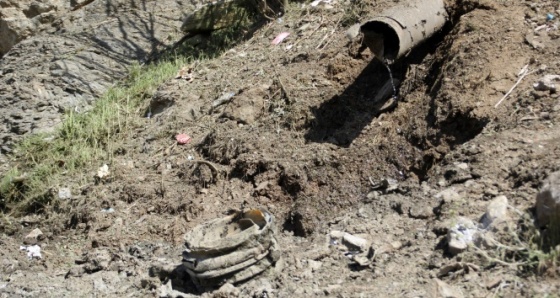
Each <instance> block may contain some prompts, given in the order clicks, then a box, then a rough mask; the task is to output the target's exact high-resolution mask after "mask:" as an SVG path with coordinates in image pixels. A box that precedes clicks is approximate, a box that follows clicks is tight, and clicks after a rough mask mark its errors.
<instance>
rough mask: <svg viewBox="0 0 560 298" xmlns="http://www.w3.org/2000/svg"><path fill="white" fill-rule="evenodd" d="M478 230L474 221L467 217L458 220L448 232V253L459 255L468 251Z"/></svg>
mask: <svg viewBox="0 0 560 298" xmlns="http://www.w3.org/2000/svg"><path fill="white" fill-rule="evenodd" d="M476 233H477V229H476V226H475V224H474V223H473V222H472V220H470V219H468V218H466V217H459V218H457V219H456V222H455V223H454V225H453V226H452V227H451V228H450V229H449V231H448V232H447V243H448V251H449V253H450V254H452V255H457V254H459V253H461V252H463V251H464V250H466V249H467V248H468V246H469V244H470V243H472V242H473V240H474V238H475V234H476Z"/></svg>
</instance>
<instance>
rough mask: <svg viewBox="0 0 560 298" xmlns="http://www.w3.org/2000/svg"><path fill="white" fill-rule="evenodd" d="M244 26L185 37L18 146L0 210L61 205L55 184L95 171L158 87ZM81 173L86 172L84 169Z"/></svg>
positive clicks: (0, 185)
mask: <svg viewBox="0 0 560 298" xmlns="http://www.w3.org/2000/svg"><path fill="white" fill-rule="evenodd" d="M243 29H245V28H229V29H226V30H220V31H216V32H214V33H212V34H211V35H206V36H204V37H203V38H202V40H203V43H202V44H200V43H197V44H196V45H192V44H189V43H188V42H185V43H183V44H181V45H178V46H174V47H170V48H169V50H167V51H164V52H162V53H160V54H159V55H157V56H158V59H157V60H156V61H154V62H151V63H149V64H147V65H143V66H141V65H138V64H136V65H133V66H131V68H130V70H129V75H128V77H127V78H126V79H125V80H123V81H122V82H121V83H120V84H117V85H116V86H115V87H113V88H111V89H110V90H108V91H107V92H106V93H105V94H104V95H103V96H102V97H101V98H99V99H97V100H96V101H95V104H94V106H93V108H92V109H91V110H89V111H87V112H84V113H76V112H74V111H69V112H68V113H67V114H66V115H64V117H63V122H62V124H61V126H60V127H59V128H58V129H57V130H56V131H55V132H54V133H52V134H37V135H32V136H28V137H27V138H25V139H24V140H23V141H21V142H20V143H19V144H18V145H17V146H16V148H15V150H14V152H15V153H14V155H13V156H12V157H13V159H14V160H15V161H16V162H17V163H14V166H13V168H12V169H11V170H9V171H8V172H7V173H6V174H5V175H4V176H3V177H2V178H1V179H0V211H1V212H3V213H6V212H8V213H10V214H12V215H21V214H26V213H30V212H39V211H43V210H45V208H46V207H47V206H51V207H52V206H57V204H58V200H57V199H55V198H56V189H57V188H58V187H59V186H60V185H62V184H63V182H64V183H65V184H66V183H68V180H71V179H70V178H71V177H74V178H75V177H78V176H79V175H82V176H83V175H84V174H83V173H87V174H86V175H90V174H91V176H93V173H94V171H95V169H96V168H98V167H99V166H101V165H102V164H103V163H104V162H110V161H111V159H112V157H113V156H112V152H113V146H114V145H115V143H116V142H115V141H116V140H119V139H123V137H124V136H125V135H126V134H128V133H129V132H130V131H131V130H132V128H134V127H136V125H137V123H138V121H139V119H140V118H141V117H144V116H145V112H146V108H147V103H148V101H149V100H150V98H151V97H152V95H153V93H154V92H155V91H156V89H157V87H158V86H159V85H161V84H162V83H164V82H165V81H166V80H169V79H170V78H172V77H174V76H175V75H176V74H177V72H178V70H179V69H180V68H181V67H183V66H184V65H185V64H188V63H192V62H194V61H200V60H206V59H211V58H214V57H216V56H218V55H220V54H221V53H222V52H224V51H225V50H227V49H229V48H230V47H231V46H232V45H233V44H235V43H237V42H239V41H240V40H242V39H243V38H244V36H243V35H242V34H241V32H242V31H243ZM80 173H82V174H80Z"/></svg>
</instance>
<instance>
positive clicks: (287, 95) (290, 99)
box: [266, 52, 293, 103]
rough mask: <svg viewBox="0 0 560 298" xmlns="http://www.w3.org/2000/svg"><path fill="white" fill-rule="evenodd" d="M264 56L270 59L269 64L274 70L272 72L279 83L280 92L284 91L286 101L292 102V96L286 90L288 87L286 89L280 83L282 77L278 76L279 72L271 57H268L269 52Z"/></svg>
mask: <svg viewBox="0 0 560 298" xmlns="http://www.w3.org/2000/svg"><path fill="white" fill-rule="evenodd" d="M266 56H267V57H268V60H269V61H270V64H271V65H272V69H273V70H274V73H275V74H276V78H277V79H278V83H279V84H280V89H282V92H284V95H285V96H286V99H287V100H288V103H292V102H293V101H292V98H291V97H290V93H289V92H288V89H286V87H285V86H284V83H282V79H281V78H280V73H279V72H278V70H277V69H276V65H275V64H274V62H273V61H272V58H271V57H270V54H268V52H267V53H266Z"/></svg>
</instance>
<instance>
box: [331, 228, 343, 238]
mask: <svg viewBox="0 0 560 298" xmlns="http://www.w3.org/2000/svg"><path fill="white" fill-rule="evenodd" d="M344 234H345V233H344V232H342V231H336V230H335V231H331V232H330V233H329V236H330V237H331V239H335V240H340V239H342V237H344Z"/></svg>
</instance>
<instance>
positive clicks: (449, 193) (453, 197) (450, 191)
mask: <svg viewBox="0 0 560 298" xmlns="http://www.w3.org/2000/svg"><path fill="white" fill-rule="evenodd" d="M435 197H436V199H441V200H443V201H444V202H446V203H449V202H453V201H458V200H459V199H461V196H460V195H459V193H457V191H455V189H454V188H453V187H451V188H446V189H444V190H442V191H441V192H439V193H438V194H436V195H435Z"/></svg>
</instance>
